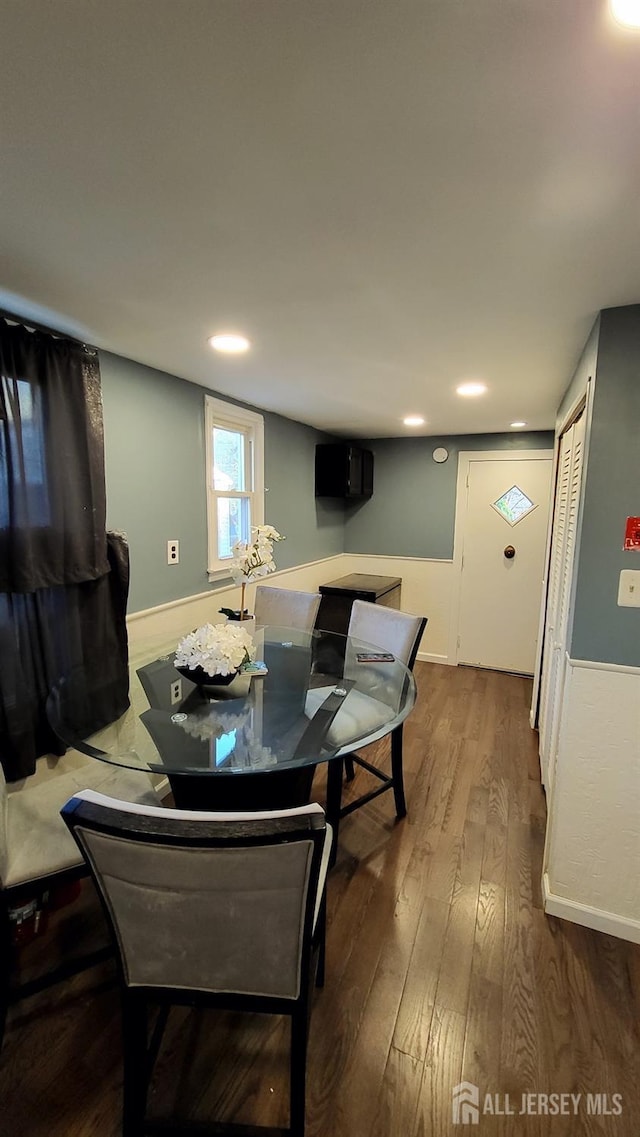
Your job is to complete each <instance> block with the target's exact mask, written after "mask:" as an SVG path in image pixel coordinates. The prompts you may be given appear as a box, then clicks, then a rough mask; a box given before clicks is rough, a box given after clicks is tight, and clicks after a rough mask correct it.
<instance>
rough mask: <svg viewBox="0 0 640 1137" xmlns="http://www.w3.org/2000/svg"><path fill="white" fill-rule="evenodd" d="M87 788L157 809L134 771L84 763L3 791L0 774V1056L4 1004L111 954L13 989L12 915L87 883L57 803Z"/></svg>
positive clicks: (102, 952)
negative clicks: (64, 888)
mask: <svg viewBox="0 0 640 1137" xmlns="http://www.w3.org/2000/svg"><path fill="white" fill-rule="evenodd" d="M89 786H94V787H97V788H99V789H101V790H104V791H105V792H106V793H108V794H110V795H111V796H113V797H114V798H127V799H128V800H129V801H131V802H136V803H139V804H141V805H143V804H148V805H151V804H158V805H159V804H160V798H159V797H158V795H157V794H156V792H155V790H154V789H153V785H152V782H151V778H150V777H149V775H148V774H145V773H144V772H142V771H131V770H121V769H117V770H116V769H111V768H109V767H108V766H105V765H103V763H101V762H97V761H96V762H88V763H86V764H84V765H82V766H78V767H77V768H76V769H73V770H69V771H67V772H65V773H60V774H58V773H56V774H54V775H52V776H51V777H49V778H47V779H44V780H42V781H38V780H37V779H35V777H34V776H33V775H32V777H31V778H27V779H25V781H24V783H21V784H20V785H17V786H16V787H15V788H11V789H8V788H7V784H6V781H5V778H4V774H3V772H2V768H1V767H0V1048H1V1047H2V1040H3V1036H4V1028H5V1024H6V1016H7V1010H8V1007H9V1006H10V1005H11V1004H12V1003H14V1002H16V1001H18V1000H19V999H25V998H27V997H28V996H29V995H34V994H36V993H37V992H38V991H43V990H45V989H46V988H48V987H51V986H52V985H53V984H54V983H58V982H61V981H62V980H64V979H68V978H70V977H71V976H72V975H75V974H77V972H79V971H82V970H84V969H85V968H88V967H92V966H93V965H94V964H96V963H99V962H101V961H102V960H104V959H106V958H108V957H109V956H111V955H112V954H113V951H112V948H111V947H110V946H104V947H101V948H100V949H96V950H93V951H91V952H85V953H84V954H79V955H76V956H74V957H73V958H69V959H67V958H65V959H63V960H62V961H61V962H60V963H59V964H58V965H57V966H56V967H54V968H51V969H49V970H48V971H46V972H45V973H44V974H41V975H38V976H37V978H33V979H29V980H27V981H24V980H23V981H22V982H15V981H14V980H15V975H16V972H17V970H18V964H19V950H18V948H17V946H16V942H15V940H16V923H15V919H14V917H15V915H16V913H18V912H19V911H20V909H21V908H24V907H25V906H26V905H27V904H28V905H31V903H32V902H35V906H36V910H42V908H43V907H44V906H46V904H47V902H48V900H49V898H50V896H51V893H52V892H54V891H55V890H57V889H58V888H60V887H61V886H63V885H67V884H71V883H72V882H74V881H77V880H80V879H81V878H82V877H87V876H88V875H89V873H88V869H87V866H86V864H85V861H84V858H83V857H82V855H81V854H80V852H79V850H78V847H77V845H76V843H75V841H73V839H72V837H71V836H70V834H69V832H68V831H67V828H66V826H65V825H64V823H63V821H62V819H61V817H60V808H61V806H62V805H63V804H64V802H66V801H67V800H68V798H69V797H70V796H71V795H72V794H74V793H77V792H78V791H80V790H84V789H86V788H87V787H89ZM105 945H106V937H105Z"/></svg>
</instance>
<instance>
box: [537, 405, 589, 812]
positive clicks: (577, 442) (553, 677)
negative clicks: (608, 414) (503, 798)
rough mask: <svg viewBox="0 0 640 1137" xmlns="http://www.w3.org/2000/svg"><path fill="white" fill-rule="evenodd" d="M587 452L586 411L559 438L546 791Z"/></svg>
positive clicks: (544, 702) (545, 683) (547, 662)
mask: <svg viewBox="0 0 640 1137" xmlns="http://www.w3.org/2000/svg"><path fill="white" fill-rule="evenodd" d="M583 454H584V415H581V417H580V418H579V419H578V420H577V422H575V423H574V424H573V426H571V428H570V429H569V430H568V431H567V432H566V433H565V434H564V435H563V436H562V438H561V439H560V459H559V464H558V481H557V489H556V501H555V507H554V522H553V533H552V539H551V562H550V566H549V593H548V603H547V618H546V623H545V634H544V651H543V657H542V684H541V690H542V694H541V699H540V760H541V767H542V780H543V782H544V785H545V786H546V788H547V792H549V791H550V790H551V787H552V785H553V775H554V770H555V759H556V751H557V744H558V725H559V720H560V708H561V706H562V693H563V688H564V676H565V659H566V649H567V625H568V616H569V602H570V598H571V578H572V573H573V559H574V554H575V543H576V533H577V522H578V507H579V503H580V486H581V481H582V462H583Z"/></svg>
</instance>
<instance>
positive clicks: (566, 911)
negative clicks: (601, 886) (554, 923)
mask: <svg viewBox="0 0 640 1137" xmlns="http://www.w3.org/2000/svg"><path fill="white" fill-rule="evenodd" d="M542 895H543V898H544V910H545V912H546V914H547V916H558V917H559V918H560V919H561V920H569V921H570V922H571V923H572V924H581V925H582V926H583V927H584V928H594V929H595V931H596V932H604V933H605V935H607V936H617V937H618V939H620V940H630V941H631V943H632V944H640V920H633V919H631V918H628V917H625V916H616V915H615V913H614V912H604V911H603V910H602V909H600V908H591V907H590V905H589V904H579V903H578V902H577V901H575V900H568V899H567V897H566V896H557V895H556V894H555V893H553V892H552V891H551V888H550V885H549V876H548V874H547V873H544V874H543V877H542Z"/></svg>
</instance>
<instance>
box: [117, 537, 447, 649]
mask: <svg viewBox="0 0 640 1137" xmlns="http://www.w3.org/2000/svg"><path fill="white" fill-rule="evenodd" d="M452 567H453V566H452V562H451V561H445V560H424V559H422V558H417V557H384V556H373V555H365V554H360V553H338V554H336V555H335V556H333V557H324V558H323V559H322V560H318V561H310V562H309V563H307V564H304V565H296V566H295V567H294V568H288V569H280V570H278V571H277V572H274V573H272V574H271V575H270V576H269V577H268V578H267V579H266V580H265V581H264V582H263V583H265V584H273V585H279V586H281V587H283V588H299V589H302V590H303V591H307V592H313V591H315V590H316V589H317V588H318V586H319V585H320V584H326V583H327V581H330V580H336V579H338V578H339V577H341V576H347V575H348V574H350V573H353V572H363V573H373V574H375V575H377V576H380V575H381V576H399V577H402V599H401V604H402V608H403V610H404V611H405V612H413V613H415V615H421V616H427V618H428V621H429V622H428V624H427V627H426V629H425V633H424V636H423V637H422V643H421V646H420V650H419V652H418V659H422V660H426V661H427V662H433V663H448V657H447V648H448V638H447V637H448V629H449V609H450V603H451V573H452ZM254 587H255V586H250V587H249V588H248V590H247V605H248V607H249V608H251V606H252V604H253V589H254ZM239 604H240V589H239V588H238V587H237V586H236V585H231V586H226V587H223V588H212V589H209V590H208V591H206V592H200V593H198V594H197V595H196V596H185V597H183V598H181V599H179V600H172V601H170V602H169V603H167V604H158V605H157V606H156V607H154V608H147V609H145V610H144V611H141V612H133V613H132V614H131V615H130V616H128V617H127V625H128V629H129V648H130V654H131V658H132V661H135V658H136V655H137V653H139V652H140V653H145V652H147V651H148V650H150V649H153V648H155V647H158V648H161V647H166V646H167V645H169V644H170V643H171V642H172V641H173V640H175V641H177V640H178V639H179V638H180V636H182V635H184V633H185V631H188V630H189V629H190V628H196V627H198V626H199V625H200V624H204V623H206V622H207V621H209V622H211V623H216V622H217V621H219V620H222V619H224V617H223V616H220V615H219V612H218V609H219V608H221V607H226V608H237V607H238V606H239Z"/></svg>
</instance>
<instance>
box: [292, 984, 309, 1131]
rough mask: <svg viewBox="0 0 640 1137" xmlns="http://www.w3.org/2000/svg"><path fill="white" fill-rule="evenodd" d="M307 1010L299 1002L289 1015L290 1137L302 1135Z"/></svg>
mask: <svg viewBox="0 0 640 1137" xmlns="http://www.w3.org/2000/svg"><path fill="white" fill-rule="evenodd" d="M307 1033H308V1024H307V1010H306V1007H305V1005H304V1001H303V1002H300V1003H299V1004H298V1006H297V1007H296V1009H295V1010H294V1012H293V1014H292V1016H291V1064H290V1079H291V1082H290V1087H289V1110H290V1114H289V1126H290V1133H291V1137H304V1125H305V1106H306V1076H307Z"/></svg>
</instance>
